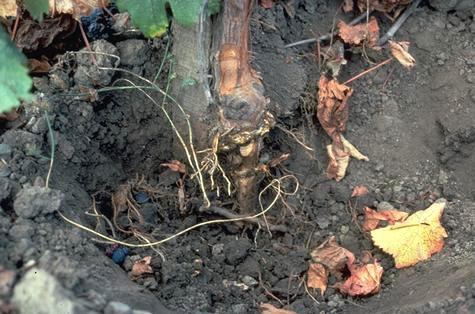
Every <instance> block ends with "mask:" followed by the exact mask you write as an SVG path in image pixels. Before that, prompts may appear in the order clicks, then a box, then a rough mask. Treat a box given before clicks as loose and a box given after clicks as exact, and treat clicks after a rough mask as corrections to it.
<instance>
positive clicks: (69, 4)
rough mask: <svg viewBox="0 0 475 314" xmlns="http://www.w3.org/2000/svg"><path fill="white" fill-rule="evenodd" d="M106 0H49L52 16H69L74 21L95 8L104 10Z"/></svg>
mask: <svg viewBox="0 0 475 314" xmlns="http://www.w3.org/2000/svg"><path fill="white" fill-rule="evenodd" d="M107 5H108V0H49V7H50V10H51V12H52V14H53V15H54V14H56V13H59V14H61V13H64V14H71V15H72V16H73V17H74V18H75V19H76V20H78V19H79V18H80V17H81V16H88V15H90V14H91V13H92V11H93V10H94V9H96V8H105V7H107Z"/></svg>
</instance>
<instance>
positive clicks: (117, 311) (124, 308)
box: [104, 301, 133, 314]
mask: <svg viewBox="0 0 475 314" xmlns="http://www.w3.org/2000/svg"><path fill="white" fill-rule="evenodd" d="M104 314H133V312H132V309H131V308H130V306H128V305H127V304H124V303H121V302H117V301H112V302H109V304H107V305H106V308H105V309H104Z"/></svg>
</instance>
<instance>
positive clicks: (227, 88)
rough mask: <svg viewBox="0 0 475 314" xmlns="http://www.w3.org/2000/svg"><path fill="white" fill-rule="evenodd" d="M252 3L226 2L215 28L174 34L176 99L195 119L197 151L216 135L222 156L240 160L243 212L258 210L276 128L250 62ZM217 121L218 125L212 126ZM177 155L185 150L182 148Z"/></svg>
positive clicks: (239, 192)
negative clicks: (264, 157) (267, 147)
mask: <svg viewBox="0 0 475 314" xmlns="http://www.w3.org/2000/svg"><path fill="white" fill-rule="evenodd" d="M252 3H253V1H252V0H226V1H222V5H221V12H220V14H219V15H218V17H217V19H216V21H214V23H213V25H212V27H210V25H211V24H210V23H209V22H210V21H209V18H208V17H207V15H206V19H207V20H206V21H204V22H203V21H202V22H201V23H200V24H199V25H197V26H196V27H195V28H194V29H185V28H182V27H180V26H179V25H176V26H175V27H174V29H173V35H174V39H175V41H174V46H173V54H174V56H175V59H176V61H177V62H176V63H177V67H176V69H175V71H176V74H177V79H175V80H174V85H173V89H172V91H173V94H174V95H175V96H176V97H177V98H178V99H177V100H178V101H179V102H180V103H181V104H182V105H183V108H184V109H185V111H186V112H187V113H189V114H190V116H191V119H190V122H191V124H192V129H193V133H194V138H195V140H196V141H195V142H196V144H197V145H196V146H197V148H198V149H203V148H205V147H206V146H208V147H209V146H210V143H209V141H208V139H209V138H212V137H213V136H212V135H213V134H212V133H214V134H216V132H218V133H219V134H220V139H219V147H218V150H219V152H225V153H228V154H232V155H233V158H232V159H233V160H234V161H238V162H237V165H236V164H234V166H235V169H234V171H233V179H234V183H235V186H236V188H237V200H238V203H239V207H240V210H241V212H244V213H245V212H249V211H251V210H253V209H254V206H255V205H256V200H257V195H258V191H257V173H256V168H257V165H258V160H259V153H260V151H261V147H262V136H263V135H264V134H266V133H267V132H269V130H270V129H271V128H272V126H273V124H274V118H273V116H272V115H271V114H270V113H268V112H267V111H266V106H267V100H266V98H265V97H264V87H263V85H262V82H261V78H260V76H259V74H258V73H257V72H256V71H254V70H253V69H252V68H251V65H250V62H249V21H250V17H251V9H252ZM203 16H204V15H203ZM203 16H202V19H203ZM210 39H211V40H210ZM207 56H210V58H207ZM210 66H211V67H213V77H214V86H213V93H214V96H215V99H214V100H215V101H216V106H214V105H212V106H210V103H212V102H213V98H212V97H211V95H210V93H209V90H210V89H209V85H208V81H207V74H208V69H209V68H210ZM188 77H191V78H192V79H193V80H195V81H196V82H197V84H196V85H193V86H183V84H182V81H183V80H184V79H185V78H188ZM213 111H214V112H213ZM175 118H176V120H177V121H178V123H177V124H178V127H179V129H181V130H184V129H185V128H186V126H185V125H184V124H183V123H180V120H182V117H180V114H179V113H178V114H175V115H174V119H175ZM215 119H217V120H218V123H213V121H215ZM213 128H215V129H213ZM177 150H178V151H181V149H180V148H179V147H178V146H176V147H175V152H176V151H177Z"/></svg>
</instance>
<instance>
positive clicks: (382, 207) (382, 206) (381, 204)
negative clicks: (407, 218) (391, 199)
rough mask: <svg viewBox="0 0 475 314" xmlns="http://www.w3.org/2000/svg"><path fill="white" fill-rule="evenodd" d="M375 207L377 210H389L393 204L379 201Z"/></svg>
mask: <svg viewBox="0 0 475 314" xmlns="http://www.w3.org/2000/svg"><path fill="white" fill-rule="evenodd" d="M377 209H378V211H381V210H391V209H394V206H393V205H391V204H390V203H388V202H379V204H378V207H377Z"/></svg>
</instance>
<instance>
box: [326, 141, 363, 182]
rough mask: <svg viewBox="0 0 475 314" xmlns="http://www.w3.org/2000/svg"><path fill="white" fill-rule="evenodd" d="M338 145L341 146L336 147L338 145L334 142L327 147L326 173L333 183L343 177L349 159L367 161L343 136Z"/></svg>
mask: <svg viewBox="0 0 475 314" xmlns="http://www.w3.org/2000/svg"><path fill="white" fill-rule="evenodd" d="M340 143H341V144H340V145H338V143H335V142H334V143H333V144H331V145H328V146H327V154H328V166H327V171H326V173H327V177H328V178H330V179H335V181H341V180H342V179H343V178H344V177H345V174H346V169H347V168H348V165H349V163H350V157H354V158H356V159H358V160H364V161H369V158H368V157H367V156H365V155H363V154H362V153H360V151H359V150H358V149H357V148H356V147H355V146H353V144H351V143H350V142H348V141H347V140H346V139H345V138H344V137H343V135H340ZM340 147H341V148H340Z"/></svg>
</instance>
